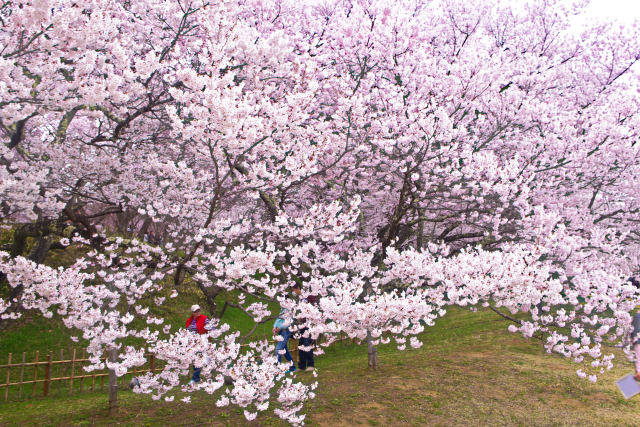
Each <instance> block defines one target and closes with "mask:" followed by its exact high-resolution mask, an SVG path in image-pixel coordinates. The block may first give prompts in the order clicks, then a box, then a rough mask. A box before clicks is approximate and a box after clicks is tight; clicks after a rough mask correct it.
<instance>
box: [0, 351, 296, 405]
mask: <svg viewBox="0 0 640 427" xmlns="http://www.w3.org/2000/svg"><path fill="white" fill-rule="evenodd" d="M245 345H248V344H245ZM289 350H290V352H291V355H292V356H293V358H294V360H295V361H296V362H297V361H298V344H297V340H290V341H289ZM69 356H70V357H71V359H68V358H67V359H65V357H69ZM27 359H30V360H29V361H27ZM6 360H7V363H6V364H5V365H0V381H2V379H4V380H5V381H4V383H0V393H3V394H4V400H9V396H10V395H11V397H12V398H14V397H15V398H23V397H26V398H28V397H35V396H38V395H41V396H45V397H46V396H49V395H50V394H52V393H54V394H56V395H61V394H64V393H67V394H73V393H74V392H82V391H95V390H96V389H99V390H100V391H102V390H105V377H108V376H109V373H108V371H107V370H106V369H103V370H96V371H92V372H87V371H85V370H84V369H83V368H84V366H87V365H88V364H89V363H88V362H89V359H88V358H87V355H86V351H85V350H77V349H68V350H67V351H66V352H65V351H64V349H60V350H59V351H55V352H49V353H42V354H41V353H40V352H39V351H36V352H35V353H34V354H33V356H32V355H31V354H29V355H28V354H27V353H26V352H24V353H22V354H21V355H16V354H12V353H9V355H8V358H7V359H6ZM101 360H106V357H102V358H101ZM158 365H159V363H158V361H157V360H156V359H155V356H154V355H153V354H149V355H147V362H146V363H145V365H144V366H141V367H138V368H136V369H133V370H132V371H129V372H127V374H126V375H123V376H122V377H120V378H119V381H121V385H122V386H126V385H127V384H128V381H129V380H130V379H131V378H132V377H134V376H136V375H139V374H143V373H145V372H155V371H157V370H158V369H160V366H158ZM3 369H4V370H5V371H4V372H3ZM3 373H4V375H3ZM107 383H108V380H107ZM3 389H4V390H3ZM107 389H108V384H107ZM10 390H11V393H10V392H9V391H10Z"/></svg>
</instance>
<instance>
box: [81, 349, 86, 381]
mask: <svg viewBox="0 0 640 427" xmlns="http://www.w3.org/2000/svg"><path fill="white" fill-rule="evenodd" d="M85 352H86V350H85V349H84V348H83V349H82V359H80V360H81V362H80V372H81V373H82V374H81V375H80V392H82V387H83V386H84V368H83V366H82V365H84V357H85Z"/></svg>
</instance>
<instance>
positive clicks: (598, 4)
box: [587, 0, 640, 24]
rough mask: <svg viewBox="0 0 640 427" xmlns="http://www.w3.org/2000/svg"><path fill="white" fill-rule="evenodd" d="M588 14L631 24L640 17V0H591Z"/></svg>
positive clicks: (592, 16) (597, 17) (594, 17)
mask: <svg viewBox="0 0 640 427" xmlns="http://www.w3.org/2000/svg"><path fill="white" fill-rule="evenodd" d="M587 14H588V16H589V17H590V18H593V19H596V20H598V19H615V20H616V21H618V22H620V23H621V24H631V23H632V22H633V21H634V20H636V19H640V0H591V4H590V5H589V6H588V7H587Z"/></svg>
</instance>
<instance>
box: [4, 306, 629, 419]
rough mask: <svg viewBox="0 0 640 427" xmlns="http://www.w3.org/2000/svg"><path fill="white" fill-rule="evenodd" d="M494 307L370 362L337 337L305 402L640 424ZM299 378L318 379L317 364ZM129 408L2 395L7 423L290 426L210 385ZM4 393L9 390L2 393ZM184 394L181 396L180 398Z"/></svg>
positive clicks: (373, 413) (375, 410) (332, 410)
mask: <svg viewBox="0 0 640 427" xmlns="http://www.w3.org/2000/svg"><path fill="white" fill-rule="evenodd" d="M507 325H508V323H506V322H504V321H502V320H501V319H500V318H499V317H498V316H497V315H495V314H494V313H492V312H488V311H481V312H479V313H470V312H468V311H465V310H462V309H456V310H451V312H450V313H449V314H447V315H446V316H445V317H444V318H443V319H441V320H440V321H439V322H438V324H437V325H436V326H435V327H432V328H428V329H427V331H426V332H425V333H424V334H423V336H422V340H423V342H424V346H423V347H422V348H421V349H418V350H406V351H402V352H401V351H398V350H396V349H395V347H393V346H381V347H380V349H379V361H380V367H379V369H378V370H377V371H371V370H369V369H367V354H366V347H365V346H364V345H361V346H358V345H356V344H353V343H351V342H342V343H338V344H335V345H334V346H332V347H331V348H329V349H328V350H327V353H326V354H325V355H322V356H320V357H317V359H316V367H317V368H318V373H319V378H318V379H319V381H320V386H319V388H318V395H317V397H316V399H314V400H313V401H311V402H309V403H308V404H307V407H306V409H305V411H306V413H307V414H308V415H307V420H306V421H307V423H308V424H309V425H312V426H320V425H331V426H333V425H365V426H377V425H380V426H385V425H387V426H388V425H399V424H402V425H416V426H418V425H433V426H437V425H442V426H449V425H474V426H477V425H489V424H491V425H541V426H546V425H548V426H562V425H580V426H582V425H607V426H616V425H619V426H630V425H640V418H638V414H639V413H640V399H638V398H636V399H631V400H629V401H626V400H624V399H623V398H622V397H621V395H620V393H619V391H618V390H617V388H616V387H615V384H614V381H615V380H616V379H618V378H619V377H621V376H622V375H623V374H625V373H627V372H629V371H630V370H631V365H630V364H628V362H626V361H623V360H622V359H621V357H618V363H619V364H620V365H619V366H617V367H616V369H615V370H614V371H612V372H610V373H608V374H606V375H605V376H603V377H602V378H601V379H600V380H599V381H598V383H596V384H592V383H589V382H587V381H584V380H580V379H579V378H578V377H577V376H576V375H575V371H576V369H577V366H576V365H575V364H572V363H570V362H569V361H567V360H566V359H564V358H562V357H559V356H550V355H547V354H546V353H545V352H544V350H543V349H542V347H541V345H540V342H539V341H535V340H525V339H523V338H522V337H521V336H519V335H515V334H510V333H508V332H506V327H507ZM296 376H297V378H299V379H301V380H302V381H305V382H307V381H311V380H312V376H311V375H310V373H307V372H299V373H297V374H296ZM119 396H120V408H121V409H120V413H119V415H118V416H117V417H116V418H114V419H111V418H109V417H108V416H107V409H106V408H107V395H106V393H101V392H93V393H91V392H84V393H81V394H78V395H73V396H68V395H64V396H63V395H54V396H53V397H50V398H41V397H40V398H33V399H23V400H17V401H9V402H6V403H4V402H0V425H45V426H46V425H112V424H119V425H132V426H133V425H154V426H155V425H247V424H249V425H264V426H271V425H284V423H282V422H281V421H280V420H279V419H277V418H276V417H275V416H273V415H270V414H268V413H267V414H263V415H260V416H259V417H258V419H257V420H256V421H254V422H253V423H247V422H246V420H244V417H243V416H242V411H241V410H239V409H238V408H217V407H216V406H215V404H214V403H215V399H214V398H213V397H212V396H208V395H206V394H196V395H194V396H193V402H192V403H191V404H185V403H182V402H178V401H176V402H171V403H166V402H157V401H152V400H151V399H150V398H149V397H148V396H138V395H135V394H133V393H132V392H130V391H128V390H125V389H124V388H123V389H122V391H121V392H120V394H119ZM2 397H3V396H2V395H1V394H0V398H2ZM176 400H177V399H176Z"/></svg>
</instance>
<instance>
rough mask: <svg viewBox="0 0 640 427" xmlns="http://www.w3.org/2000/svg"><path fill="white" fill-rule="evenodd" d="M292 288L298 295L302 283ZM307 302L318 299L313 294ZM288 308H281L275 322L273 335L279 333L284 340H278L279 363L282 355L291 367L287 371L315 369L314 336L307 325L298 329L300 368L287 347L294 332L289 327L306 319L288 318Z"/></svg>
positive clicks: (277, 354) (298, 324)
mask: <svg viewBox="0 0 640 427" xmlns="http://www.w3.org/2000/svg"><path fill="white" fill-rule="evenodd" d="M291 290H292V291H293V293H294V294H296V295H297V296H298V297H299V296H300V294H301V292H302V291H301V289H300V285H298V284H296V285H294V286H293V287H292V288H291ZM305 300H306V301H307V302H310V303H311V304H315V302H316V300H315V298H314V297H313V296H308V297H307V298H305ZM287 318H288V316H287V310H284V309H283V310H281V311H280V314H279V315H278V318H277V319H276V321H275V323H274V324H273V335H274V336H276V335H279V336H281V337H282V340H280V341H277V342H276V356H277V358H278V363H281V362H282V356H284V358H285V359H286V360H287V362H288V363H289V369H288V370H287V372H295V371H296V370H297V369H300V370H302V371H313V370H314V369H315V366H314V361H313V346H314V342H313V338H311V336H310V335H309V333H308V329H307V328H306V327H302V328H301V329H300V330H299V331H297V335H298V368H296V364H295V362H294V361H293V357H292V356H291V353H290V352H289V348H288V347H287V342H288V341H289V339H290V338H291V337H292V336H293V333H292V332H291V330H290V329H289V328H290V327H291V326H293V325H292V323H293V324H295V325H297V326H300V325H303V324H304V323H305V319H299V320H298V321H297V322H295V321H292V320H287Z"/></svg>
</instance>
